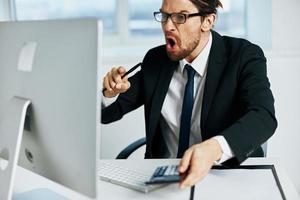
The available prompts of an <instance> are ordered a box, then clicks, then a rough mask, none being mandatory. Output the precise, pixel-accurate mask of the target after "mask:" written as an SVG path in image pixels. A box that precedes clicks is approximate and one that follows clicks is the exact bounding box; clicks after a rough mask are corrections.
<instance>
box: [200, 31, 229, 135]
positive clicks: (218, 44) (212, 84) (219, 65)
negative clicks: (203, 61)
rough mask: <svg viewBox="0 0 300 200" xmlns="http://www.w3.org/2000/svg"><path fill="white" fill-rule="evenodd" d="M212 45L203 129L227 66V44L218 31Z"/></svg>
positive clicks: (213, 35)
mask: <svg viewBox="0 0 300 200" xmlns="http://www.w3.org/2000/svg"><path fill="white" fill-rule="evenodd" d="M212 38H213V41H212V46H211V50H210V55H209V60H208V66H207V75H206V82H205V87H204V94H203V102H202V111H201V129H202V130H205V129H204V127H205V124H206V120H207V117H208V113H209V110H210V108H211V105H212V102H213V98H214V96H215V93H216V91H217V88H218V85H219V81H220V78H221V76H222V73H223V69H224V67H225V66H226V63H227V58H226V55H225V53H226V52H225V51H226V49H225V45H224V42H223V38H222V37H221V36H220V35H219V34H218V33H216V32H214V31H212Z"/></svg>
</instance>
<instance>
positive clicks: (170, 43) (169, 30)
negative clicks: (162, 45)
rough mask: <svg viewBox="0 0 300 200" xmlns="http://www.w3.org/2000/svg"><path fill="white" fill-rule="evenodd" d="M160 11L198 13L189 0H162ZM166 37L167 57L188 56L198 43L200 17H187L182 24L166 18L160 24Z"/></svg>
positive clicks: (172, 58) (179, 57) (174, 58)
mask: <svg viewBox="0 0 300 200" xmlns="http://www.w3.org/2000/svg"><path fill="white" fill-rule="evenodd" d="M160 11H161V12H165V13H169V14H170V13H186V14H191V13H198V12H199V11H198V9H197V7H196V6H195V5H194V4H193V3H192V2H191V1H190V0H163V3H162V7H161V9H160ZM161 26H162V30H163V32H164V35H165V39H166V50H167V54H168V56H169V58H170V59H171V60H173V61H178V60H181V59H184V58H186V57H187V56H189V55H190V54H191V53H192V52H193V51H194V50H195V49H196V47H197V46H198V45H199V42H200V39H201V17H198V16H197V17H191V18H187V20H186V22H185V23H184V24H176V23H174V22H172V20H171V19H170V17H169V19H168V21H166V22H162V24H161Z"/></svg>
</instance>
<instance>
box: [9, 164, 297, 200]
mask: <svg viewBox="0 0 300 200" xmlns="http://www.w3.org/2000/svg"><path fill="white" fill-rule="evenodd" d="M112 162H116V163H118V164H120V165H124V166H126V167H132V168H134V169H144V170H145V172H148V173H151V172H152V171H153V170H154V169H155V167H156V166H158V165H164V164H171V163H177V162H178V161H177V160H162V159H161V160H113V161H112ZM243 164H244V165H271V164H274V165H275V168H276V171H277V174H278V178H279V180H280V182H281V186H282V188H283V191H284V193H285V195H286V198H287V200H300V199H299V196H298V193H297V192H296V189H295V187H294V186H293V184H292V182H291V181H290V179H289V178H288V176H287V174H286V173H285V171H284V170H283V168H282V167H281V166H280V163H278V161H275V160H274V159H269V158H250V159H248V160H247V161H246V162H244V163H243ZM35 188H49V189H51V190H53V191H56V192H58V193H60V194H62V195H64V196H66V197H68V198H69V199H72V200H91V199H90V198H87V197H85V196H83V195H80V194H78V193H76V192H74V191H72V190H70V189H68V188H65V187H63V186H61V185H59V184H56V183H54V182H52V181H50V180H48V179H46V178H44V177H41V176H39V175H37V174H34V173H32V172H30V171H28V170H25V169H23V168H21V167H18V169H17V174H16V181H15V187H14V193H19V192H25V191H28V190H31V189H35ZM97 188H98V196H99V197H98V199H100V200H102V199H105V200H106V199H109V200H119V199H124V200H126V199H130V200H135V199H146V200H151V199H172V200H176V199H180V200H182V199H186V200H188V199H189V195H190V190H189V189H185V190H180V189H178V185H177V184H172V185H169V186H167V187H164V188H161V189H158V190H155V191H153V192H150V193H148V194H144V193H140V192H136V191H133V190H130V189H127V188H124V187H121V186H118V185H114V184H111V183H108V182H104V181H99V182H98V187H97Z"/></svg>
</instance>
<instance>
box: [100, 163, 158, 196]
mask: <svg viewBox="0 0 300 200" xmlns="http://www.w3.org/2000/svg"><path fill="white" fill-rule="evenodd" d="M98 175H99V176H100V179H101V180H103V181H107V182H111V183H114V184H117V185H121V186H124V187H127V188H130V189H133V190H136V191H140V192H144V193H147V192H150V191H152V190H154V189H157V188H160V187H163V186H164V185H163V184H158V185H146V184H145V182H147V181H149V179H150V178H151V175H146V174H143V173H141V172H138V171H135V170H131V169H127V168H124V167H123V166H119V165H117V164H113V163H111V162H109V161H100V162H99V167H98Z"/></svg>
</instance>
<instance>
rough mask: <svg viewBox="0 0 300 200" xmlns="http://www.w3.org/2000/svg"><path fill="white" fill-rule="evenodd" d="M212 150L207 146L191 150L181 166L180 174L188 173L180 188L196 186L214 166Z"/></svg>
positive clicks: (196, 146)
mask: <svg viewBox="0 0 300 200" xmlns="http://www.w3.org/2000/svg"><path fill="white" fill-rule="evenodd" d="M210 151H211V150H210V149H208V146H207V145H203V144H199V145H194V146H192V147H191V148H189V149H188V150H187V151H186V152H185V154H184V156H183V158H182V160H181V161H180V165H179V172H181V173H183V172H184V173H186V176H185V178H184V179H183V180H182V181H181V182H180V184H179V187H180V188H182V189H183V188H185V187H190V186H193V185H195V184H196V183H197V182H198V181H200V180H202V179H203V178H204V177H205V176H206V175H207V174H208V172H209V170H210V169H211V167H212V166H213V162H214V160H213V158H212V157H211V156H210V155H209V154H210V153H211V152H210Z"/></svg>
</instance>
